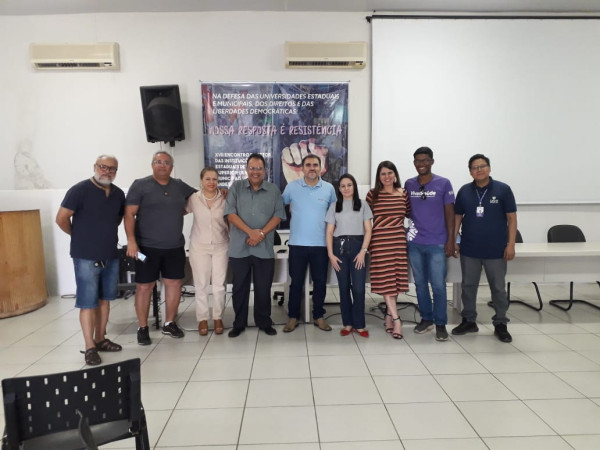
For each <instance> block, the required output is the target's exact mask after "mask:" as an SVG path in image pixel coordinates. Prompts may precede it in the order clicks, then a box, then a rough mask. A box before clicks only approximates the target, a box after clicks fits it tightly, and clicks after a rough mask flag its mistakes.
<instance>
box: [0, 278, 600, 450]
mask: <svg viewBox="0 0 600 450" xmlns="http://www.w3.org/2000/svg"><path fill="white" fill-rule="evenodd" d="M541 290H542V294H543V298H544V309H543V311H541V312H536V311H533V310H530V309H527V308H525V307H524V306H521V305H517V304H514V305H512V306H511V308H510V310H509V313H510V318H511V322H510V324H509V330H510V331H511V333H512V334H513V338H514V340H513V343H512V344H503V343H500V342H499V341H497V340H496V339H495V338H494V336H493V327H492V326H491V323H490V318H491V316H492V315H493V312H492V310H491V309H490V308H489V307H487V306H486V305H485V302H487V300H488V297H487V294H488V292H487V287H485V288H484V289H482V292H481V294H482V296H481V302H482V304H481V305H479V308H478V309H479V318H478V322H479V324H480V332H479V333H478V334H476V335H467V336H462V337H454V336H453V337H452V338H451V340H450V341H448V342H436V341H435V340H434V337H433V334H431V333H428V334H426V335H416V334H414V333H413V331H412V329H413V324H411V323H410V322H409V321H410V320H415V319H417V318H418V317H415V315H414V313H413V311H412V308H409V309H406V310H403V311H402V313H401V316H402V317H403V319H404V320H405V327H404V336H405V339H404V340H402V341H396V340H393V339H391V337H390V336H389V335H387V334H386V333H385V331H384V330H383V327H382V321H381V319H380V318H379V317H380V314H379V313H378V312H377V311H375V312H374V313H373V314H374V315H370V316H368V319H367V324H368V328H369V330H370V332H371V337H370V338H369V339H364V338H361V337H359V336H358V335H356V334H353V335H350V336H348V337H341V336H340V335H339V329H340V326H341V321H340V316H339V314H337V313H338V312H339V308H338V307H337V306H336V305H335V304H334V305H330V306H328V307H327V309H328V315H331V317H330V318H329V321H330V323H331V324H332V325H334V331H333V332H331V333H326V332H323V331H320V330H318V329H317V328H316V327H314V326H312V324H309V325H304V326H301V327H299V328H298V329H297V330H296V331H295V332H293V333H290V334H284V333H282V332H281V326H278V327H277V328H278V330H279V334H278V335H277V336H274V337H270V336H266V335H265V334H264V333H262V332H258V331H257V329H255V328H250V329H248V330H246V332H245V333H243V334H242V335H241V336H240V337H239V338H237V339H230V338H228V337H227V335H226V334H224V335H222V336H214V335H209V336H206V337H200V336H198V334H197V333H196V332H195V330H196V326H197V324H196V321H195V315H194V311H193V309H194V305H193V300H192V299H190V298H186V299H185V301H184V303H183V304H182V305H181V308H180V311H181V312H182V316H181V317H180V319H179V323H180V325H182V326H183V327H184V328H185V329H187V330H189V332H188V333H187V334H186V336H185V338H184V339H182V340H175V339H171V338H169V337H166V336H163V335H162V334H160V332H158V331H152V332H151V336H152V339H153V345H151V346H148V347H141V346H138V345H137V343H136V334H135V332H136V327H137V325H136V321H135V315H134V311H133V302H132V300H131V299H130V300H118V301H116V302H115V303H114V306H113V309H112V313H111V320H110V324H109V325H110V327H109V337H110V338H111V339H114V340H115V341H117V342H119V343H120V344H122V345H123V346H124V349H123V352H121V353H118V354H103V355H102V356H103V358H104V361H105V362H115V361H118V360H121V359H128V358H133V357H139V358H141V360H142V362H143V365H142V380H143V386H142V393H143V403H144V406H145V408H146V410H147V415H148V421H149V432H150V440H151V443H152V446H153V448H156V449H163V450H164V449H180V450H183V449H188V450H189V449H220V450H232V449H246V450H249V449H265V450H275V449H289V450H317V449H323V450H334V449H345V450H346V449H349V450H353V449H361V450H362V449H369V450H388V449H390V450H391V449H403V448H404V449H410V450H419V449H428V450H432V449H445V450H451V449H461V450H470V449H486V448H487V449H494V450H503V449H510V450H516V449H528V450H530V449H544V450H554V449H570V448H575V449H598V448H600V311H599V310H595V309H592V308H590V307H588V306H585V305H576V306H574V307H573V309H572V310H571V311H570V312H563V311H560V310H558V309H557V308H554V307H552V306H550V305H548V300H549V299H551V298H559V297H563V296H565V295H567V286H566V285H541ZM335 294H336V293H335V290H333V289H330V290H329V293H328V295H329V300H333V301H335ZM576 294H577V296H578V297H580V298H585V299H589V300H592V299H600V289H599V288H598V286H597V285H596V284H578V285H576ZM512 295H513V296H517V297H519V298H524V299H527V300H530V301H534V297H533V296H534V291H533V289H532V288H531V286H530V285H529V286H528V285H526V284H524V285H514V284H513V286H512ZM404 300H414V298H411V297H406V298H405V299H404ZM377 302H378V299H377V298H373V297H371V298H370V299H369V305H368V306H375V305H376V304H377ZM598 304H599V305H600V302H599V303H598ZM273 318H274V320H275V321H276V322H277V323H278V324H280V325H281V324H283V323H284V322H285V318H286V314H285V309H284V307H279V306H277V305H276V304H274V305H273ZM231 321H232V311H231V309H230V307H228V309H227V314H226V316H225V323H226V324H231ZM449 321H450V324H451V325H450V326H452V325H455V324H457V323H458V322H459V321H460V317H459V315H458V314H457V313H456V312H455V311H453V310H451V309H449ZM81 348H82V338H81V333H80V331H79V322H78V312H77V311H76V310H75V309H74V308H73V301H72V300H70V299H58V298H52V299H51V300H50V302H49V304H48V305H47V306H45V307H44V308H42V309H40V310H38V311H35V312H33V313H30V314H26V315H23V316H20V317H14V318H10V319H4V320H0V378H6V377H12V376H18V375H24V374H42V373H52V372H60V371H67V370H76V369H81V368H82V367H83V356H82V355H81V354H80V353H79V350H80V349H81ZM0 418H1V419H2V421H3V419H4V418H3V416H2V415H1V414H0ZM132 443H133V441H131V442H128V441H121V442H120V443H115V444H113V445H110V446H107V448H133V447H131V444H132Z"/></svg>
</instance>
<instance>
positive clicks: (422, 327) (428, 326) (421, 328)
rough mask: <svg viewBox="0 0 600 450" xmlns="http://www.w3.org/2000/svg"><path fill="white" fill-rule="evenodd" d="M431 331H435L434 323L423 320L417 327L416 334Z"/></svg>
mask: <svg viewBox="0 0 600 450" xmlns="http://www.w3.org/2000/svg"><path fill="white" fill-rule="evenodd" d="M429 330H433V322H432V321H431V320H421V321H420V322H419V323H418V324H417V326H416V327H415V330H414V331H415V333H417V334H423V333H427V332H428V331H429Z"/></svg>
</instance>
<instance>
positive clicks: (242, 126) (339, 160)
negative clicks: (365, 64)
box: [202, 83, 348, 191]
mask: <svg viewBox="0 0 600 450" xmlns="http://www.w3.org/2000/svg"><path fill="white" fill-rule="evenodd" d="M202 108H203V114H202V115H203V122H204V124H203V131H204V166H205V167H207V166H213V167H215V168H216V169H217V170H218V171H219V185H221V186H224V187H229V186H231V184H232V183H233V182H234V181H235V180H240V179H244V178H246V177H247V176H246V170H245V169H246V159H247V158H248V156H249V155H250V154H251V153H260V154H261V155H262V156H263V157H264V158H265V161H266V162H267V173H266V176H265V178H266V179H267V180H269V181H271V182H273V183H275V184H276V185H278V186H279V188H280V189H281V190H282V191H283V189H284V188H285V186H286V184H287V183H289V182H291V181H294V180H296V179H298V178H301V177H302V176H303V174H302V166H301V161H302V158H303V157H304V156H305V155H307V154H309V153H312V154H316V155H317V156H319V158H321V167H322V169H321V177H322V178H323V179H324V180H327V181H329V182H333V181H336V180H337V179H338V178H339V177H340V175H342V174H344V173H346V172H347V167H348V83H336V84H322V83H319V84H302V83H295V84H290V83H202Z"/></svg>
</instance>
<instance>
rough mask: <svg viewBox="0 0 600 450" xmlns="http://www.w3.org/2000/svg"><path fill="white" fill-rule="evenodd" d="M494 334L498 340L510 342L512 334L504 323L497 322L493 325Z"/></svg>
mask: <svg viewBox="0 0 600 450" xmlns="http://www.w3.org/2000/svg"><path fill="white" fill-rule="evenodd" d="M494 334H495V335H496V336H497V337H498V340H500V341H502V342H512V336H511V335H510V333H509V332H508V330H507V329H506V324H505V323H499V324H498V325H495V326H494Z"/></svg>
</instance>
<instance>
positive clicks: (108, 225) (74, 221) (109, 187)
mask: <svg viewBox="0 0 600 450" xmlns="http://www.w3.org/2000/svg"><path fill="white" fill-rule="evenodd" d="M118 166H119V163H118V161H117V158H115V157H114V156H110V155H101V156H99V157H98V159H97V160H96V163H95V164H94V176H93V177H91V178H89V179H87V180H83V181H81V182H79V183H77V184H76V185H75V186H73V187H72V188H71V189H69V190H68V191H67V194H66V195H65V198H64V200H63V201H62V203H61V206H60V209H59V210H58V213H57V214H56V223H57V225H58V226H59V227H60V229H61V230H63V231H64V232H65V233H67V234H68V235H70V236H71V258H73V265H74V266H75V280H76V283H77V294H76V301H75V306H76V307H77V308H79V322H80V324H81V330H82V331H83V338H84V340H85V362H86V363H87V364H88V365H91V366H94V365H97V364H100V363H101V362H102V361H101V359H100V356H99V355H98V351H108V352H117V351H120V350H121V346H120V345H118V344H115V343H114V342H112V341H111V340H109V339H107V338H106V336H105V334H106V324H107V323H108V314H109V312H110V304H109V301H110V300H114V299H115V298H116V296H117V281H118V276H119V257H118V253H117V242H118V236H117V228H118V227H119V224H120V223H121V220H122V219H123V213H124V208H125V194H124V193H123V191H122V190H121V189H119V188H118V187H117V186H115V185H114V184H112V181H113V180H114V179H115V176H116V174H117V169H118Z"/></svg>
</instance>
